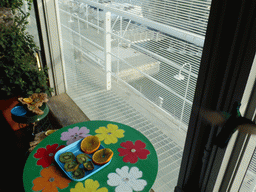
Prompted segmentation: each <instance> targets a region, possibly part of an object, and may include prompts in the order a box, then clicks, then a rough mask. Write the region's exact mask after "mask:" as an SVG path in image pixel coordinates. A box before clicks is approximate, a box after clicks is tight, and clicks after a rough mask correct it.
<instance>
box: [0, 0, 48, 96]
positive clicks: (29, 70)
mask: <svg viewBox="0 0 256 192" xmlns="http://www.w3.org/2000/svg"><path fill="white" fill-rule="evenodd" d="M27 1H28V6H29V10H31V4H32V0H27ZM22 5H23V3H22V0H1V1H0V97H1V99H3V98H10V97H13V96H23V97H26V96H28V95H31V94H32V93H40V92H44V93H47V94H48V95H49V96H50V93H51V92H52V91H53V90H52V88H50V87H49V86H48V74H47V68H45V69H39V68H38V67H37V61H36V58H35V56H34V53H35V50H36V49H37V47H36V45H35V43H34V41H33V36H31V35H29V34H28V33H27V32H26V31H25V30H26V26H27V24H28V21H27V18H28V16H29V13H24V12H23V11H22V9H21V6H22ZM1 11H2V12H1Z"/></svg>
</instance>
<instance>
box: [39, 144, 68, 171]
mask: <svg viewBox="0 0 256 192" xmlns="http://www.w3.org/2000/svg"><path fill="white" fill-rule="evenodd" d="M64 147H65V145H61V146H59V145H58V144H57V143H56V144H53V145H47V146H46V148H39V149H37V151H36V153H35V154H34V157H35V158H37V159H39V160H38V161H37V163H36V164H37V165H42V167H43V168H46V167H48V166H50V165H51V164H52V163H53V161H54V155H55V153H56V152H57V151H59V150H60V149H62V148H64Z"/></svg>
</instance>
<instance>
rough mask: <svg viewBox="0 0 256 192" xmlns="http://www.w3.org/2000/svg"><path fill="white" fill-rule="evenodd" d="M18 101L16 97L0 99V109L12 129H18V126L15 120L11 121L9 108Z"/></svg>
mask: <svg viewBox="0 0 256 192" xmlns="http://www.w3.org/2000/svg"><path fill="white" fill-rule="evenodd" d="M18 103H19V101H18V98H17V97H12V98H9V99H1V100H0V110H1V111H2V114H3V116H4V118H5V119H6V121H7V123H8V124H9V125H10V126H11V128H12V129H13V130H14V131H16V130H18V129H20V126H19V124H18V123H17V122H15V121H13V119H12V115H11V110H12V108H13V107H15V106H16V105H17V104H18Z"/></svg>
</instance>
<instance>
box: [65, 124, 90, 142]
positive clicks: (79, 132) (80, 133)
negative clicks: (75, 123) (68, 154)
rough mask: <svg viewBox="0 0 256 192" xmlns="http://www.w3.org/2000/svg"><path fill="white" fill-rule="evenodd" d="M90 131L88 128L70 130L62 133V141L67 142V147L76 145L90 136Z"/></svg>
mask: <svg viewBox="0 0 256 192" xmlns="http://www.w3.org/2000/svg"><path fill="white" fill-rule="evenodd" d="M89 132H90V130H89V129H87V128H86V127H81V128H80V129H79V127H74V128H72V129H68V131H67V132H63V133H61V138H60V139H61V140H62V141H67V145H69V144H71V143H74V142H75V141H78V140H80V139H83V138H85V137H87V136H89V134H88V133H89Z"/></svg>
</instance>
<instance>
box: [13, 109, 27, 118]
mask: <svg viewBox="0 0 256 192" xmlns="http://www.w3.org/2000/svg"><path fill="white" fill-rule="evenodd" d="M11 113H12V114H13V115H16V116H21V117H22V116H24V115H26V113H27V110H26V109H24V107H23V106H16V107H13V108H12V110H11Z"/></svg>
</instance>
